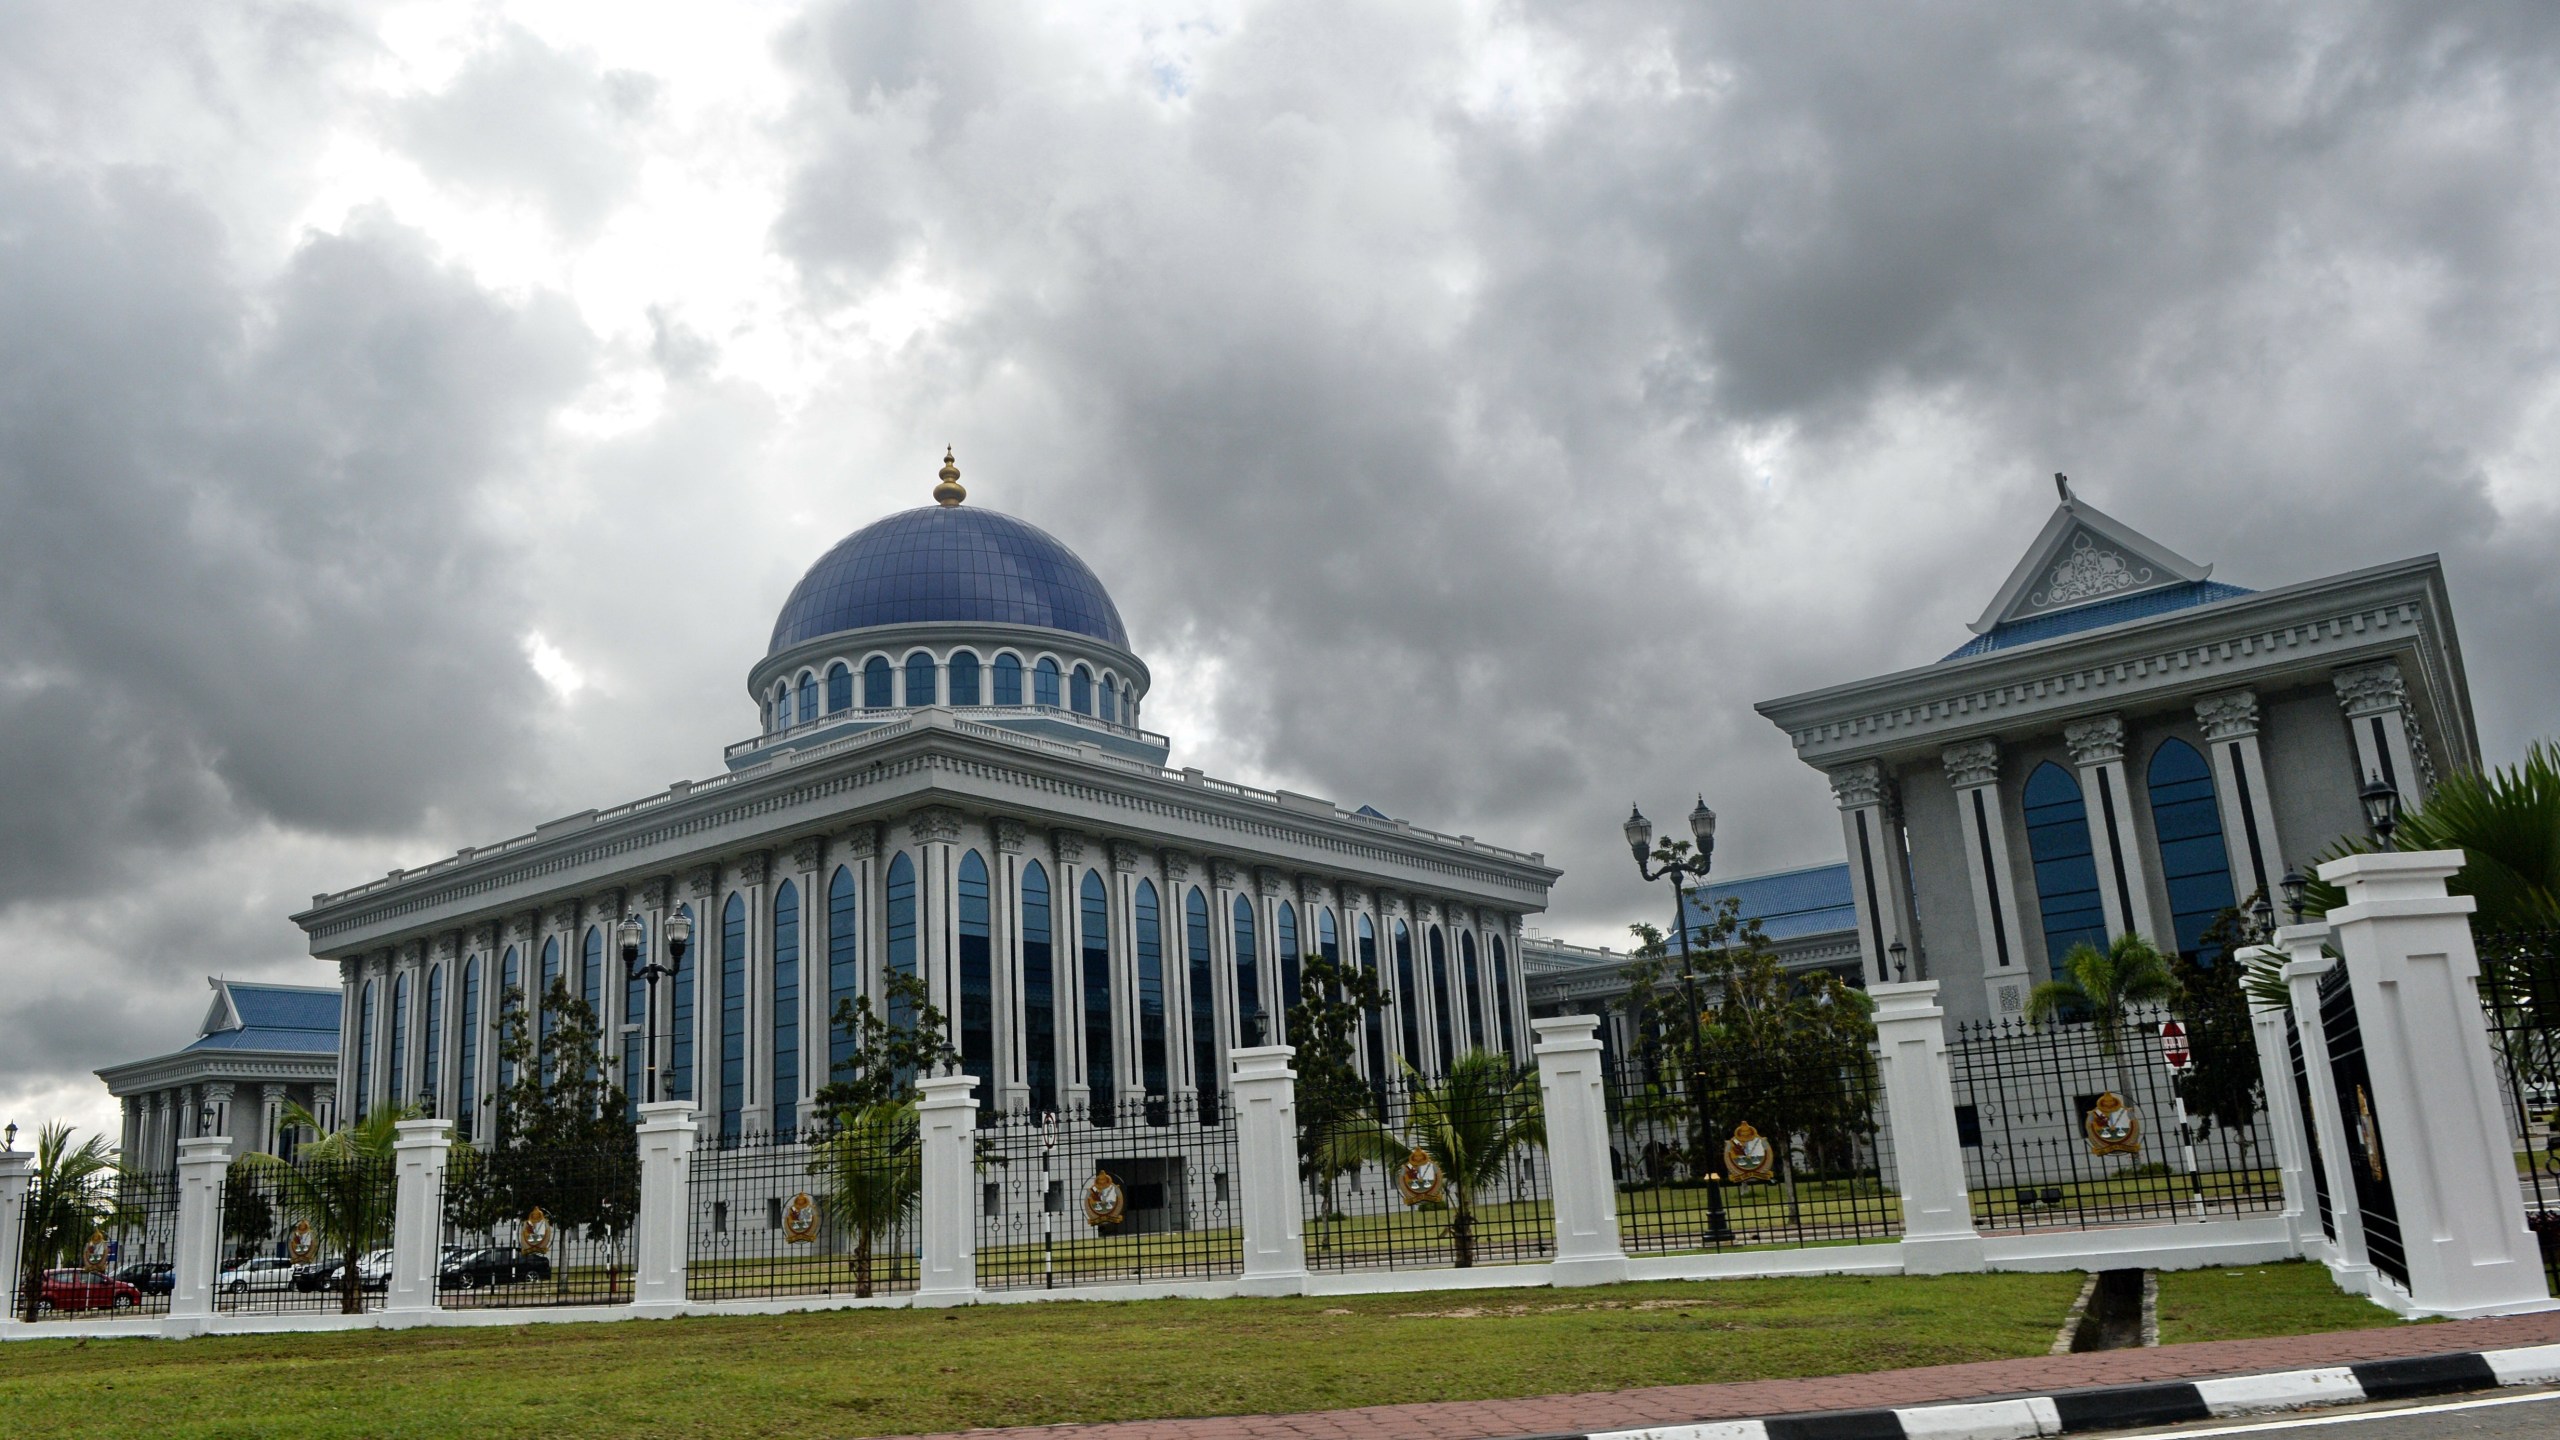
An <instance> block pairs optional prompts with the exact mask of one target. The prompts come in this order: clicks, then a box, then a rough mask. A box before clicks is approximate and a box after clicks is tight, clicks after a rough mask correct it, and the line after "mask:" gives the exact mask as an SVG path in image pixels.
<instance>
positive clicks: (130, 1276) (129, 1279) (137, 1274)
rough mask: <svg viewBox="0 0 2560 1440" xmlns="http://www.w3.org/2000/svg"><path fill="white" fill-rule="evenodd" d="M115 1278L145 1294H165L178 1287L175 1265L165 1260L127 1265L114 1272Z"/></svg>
mask: <svg viewBox="0 0 2560 1440" xmlns="http://www.w3.org/2000/svg"><path fill="white" fill-rule="evenodd" d="M116 1278H117V1279H119V1280H121V1281H123V1282H124V1283H126V1284H127V1285H130V1286H132V1287H133V1288H134V1289H136V1290H139V1291H141V1292H142V1293H143V1294H145V1295H166V1294H168V1293H169V1292H170V1291H172V1290H174V1289H176V1288H178V1270H177V1267H176V1266H174V1265H171V1264H169V1263H168V1262H167V1261H165V1260H164V1261H156V1262H154V1261H145V1262H143V1263H142V1264H139V1265H127V1266H126V1267H124V1268H123V1269H121V1270H119V1271H117V1272H116Z"/></svg>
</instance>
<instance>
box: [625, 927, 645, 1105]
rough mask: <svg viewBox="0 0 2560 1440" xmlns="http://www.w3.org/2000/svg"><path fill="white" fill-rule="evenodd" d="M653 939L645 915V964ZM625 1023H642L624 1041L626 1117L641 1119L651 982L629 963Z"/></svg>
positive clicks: (642, 950)
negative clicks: (636, 971)
mask: <svg viewBox="0 0 2560 1440" xmlns="http://www.w3.org/2000/svg"><path fill="white" fill-rule="evenodd" d="M649 940H650V935H649V922H648V921H647V920H645V919H644V920H642V921H641V922H640V961H641V963H642V964H644V965H645V964H647V963H648V961H649ZM622 1023H623V1024H624V1025H626V1026H630V1025H636V1026H638V1027H640V1028H638V1029H636V1030H629V1031H626V1032H625V1038H624V1040H623V1042H622V1097H623V1118H624V1119H626V1120H629V1121H632V1122H634V1123H637V1122H638V1121H639V1119H640V1106H641V1104H642V1103H643V1102H644V1101H646V1100H647V1099H648V1098H649V1094H648V1089H647V1087H646V1086H644V1085H643V1084H641V1078H642V1075H641V1068H642V1064H643V1062H644V1061H645V1060H646V1058H647V1055H646V1052H647V1050H648V1044H649V1042H648V1035H649V982H648V981H646V980H643V979H641V978H640V977H639V976H637V975H634V974H632V973H631V967H630V966H628V965H626V966H624V967H623V970H622Z"/></svg>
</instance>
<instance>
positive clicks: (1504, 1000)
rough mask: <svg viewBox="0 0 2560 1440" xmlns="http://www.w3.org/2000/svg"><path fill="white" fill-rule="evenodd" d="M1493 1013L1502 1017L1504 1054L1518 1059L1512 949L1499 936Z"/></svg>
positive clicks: (1495, 940)
mask: <svg viewBox="0 0 2560 1440" xmlns="http://www.w3.org/2000/svg"><path fill="white" fill-rule="evenodd" d="M1493 1013H1494V1014H1496V1015H1498V1016H1500V1017H1502V1053H1503V1054H1505V1055H1509V1056H1511V1057H1513V1058H1514V1059H1517V1058H1518V1057H1519V1054H1520V1040H1519V1031H1518V1030H1517V1029H1515V1028H1514V1027H1513V1025H1512V1020H1511V947H1510V946H1509V945H1506V944H1504V943H1503V940H1502V937H1501V936H1499V935H1496V936H1494V937H1493ZM1603 1073H1606V1072H1603Z"/></svg>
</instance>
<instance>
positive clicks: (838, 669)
mask: <svg viewBox="0 0 2560 1440" xmlns="http://www.w3.org/2000/svg"><path fill="white" fill-rule="evenodd" d="M852 708H853V667H852V666H850V665H847V664H846V663H844V662H843V661H841V660H839V661H837V662H836V663H834V664H833V665H830V666H828V667H827V713H828V714H830V715H833V714H834V713H836V712H837V711H839V710H850V709H852Z"/></svg>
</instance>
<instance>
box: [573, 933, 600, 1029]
mask: <svg viewBox="0 0 2560 1440" xmlns="http://www.w3.org/2000/svg"><path fill="white" fill-rule="evenodd" d="M578 998H579V999H581V1000H584V1001H586V1002H587V1023H588V1024H590V1025H601V1024H603V1023H604V927H603V926H601V925H590V926H588V927H587V938H586V940H585V941H584V942H583V943H581V944H580V946H579V947H578Z"/></svg>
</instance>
